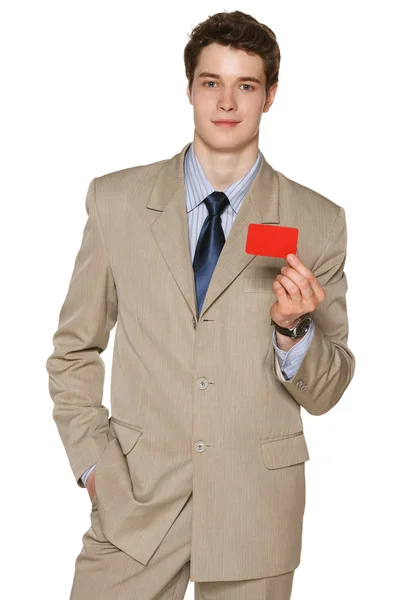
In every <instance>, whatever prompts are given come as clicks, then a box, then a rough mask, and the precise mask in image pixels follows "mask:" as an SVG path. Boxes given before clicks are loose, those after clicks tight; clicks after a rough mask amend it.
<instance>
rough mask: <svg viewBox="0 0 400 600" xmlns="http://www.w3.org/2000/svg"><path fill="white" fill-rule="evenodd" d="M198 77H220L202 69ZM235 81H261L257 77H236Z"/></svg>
mask: <svg viewBox="0 0 400 600" xmlns="http://www.w3.org/2000/svg"><path fill="white" fill-rule="evenodd" d="M198 77H199V78H200V77H212V78H213V79H222V77H221V75H218V74H217V73H209V72H208V71H202V72H201V73H200V74H199V75H198ZM236 81H254V82H255V83H261V81H260V80H259V79H257V77H251V76H248V77H237V79H236Z"/></svg>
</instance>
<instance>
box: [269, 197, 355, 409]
mask: <svg viewBox="0 0 400 600" xmlns="http://www.w3.org/2000/svg"><path fill="white" fill-rule="evenodd" d="M346 248H347V231H346V217H345V211H344V209H343V208H342V207H339V210H338V213H337V215H336V219H335V222H334V223H333V226H332V230H331V233H330V236H329V239H328V241H327V244H326V247H325V250H324V251H323V252H322V254H321V256H320V257H319V259H318V260H317V262H316V264H315V265H314V267H313V269H312V271H313V273H314V275H315V277H316V278H317V280H318V282H319V283H320V284H321V285H322V286H323V288H324V290H325V294H326V297H325V299H324V300H323V301H322V302H321V303H320V304H319V305H318V306H317V308H316V309H315V310H314V311H313V312H312V314H311V316H312V318H313V321H314V333H313V336H312V339H311V342H310V345H309V347H308V349H307V353H306V354H305V355H304V357H303V360H302V362H301V364H300V366H299V369H298V371H297V372H296V374H295V376H294V377H293V378H292V379H291V380H289V381H286V380H285V379H284V378H283V376H282V374H281V373H279V370H278V366H279V363H278V361H277V356H276V355H275V357H274V358H275V360H274V369H273V372H274V375H275V377H276V378H277V379H278V380H279V381H280V382H281V383H282V385H283V386H284V387H285V388H286V389H287V391H288V392H289V394H290V395H291V396H292V397H293V399H294V400H296V402H298V403H299V404H300V405H301V406H303V408H305V409H306V410H307V411H308V412H309V413H310V414H312V415H322V414H324V413H326V412H328V411H329V410H330V409H331V408H333V406H335V404H336V403H337V402H338V401H339V400H340V398H341V397H342V395H343V393H344V391H345V390H346V388H347V386H348V385H349V383H350V381H351V379H352V378H353V375H354V370H355V357H354V354H353V353H352V352H351V351H350V349H349V348H348V346H347V339H348V330H349V327H348V318H347V308H346V291H347V279H346V275H345V272H344V265H345V260H346ZM297 384H298V385H297Z"/></svg>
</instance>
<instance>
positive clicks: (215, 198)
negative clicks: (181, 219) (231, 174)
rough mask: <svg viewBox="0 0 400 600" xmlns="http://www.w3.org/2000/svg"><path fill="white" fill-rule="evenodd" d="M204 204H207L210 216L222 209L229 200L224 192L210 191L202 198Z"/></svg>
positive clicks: (220, 211) (217, 213)
mask: <svg viewBox="0 0 400 600" xmlns="http://www.w3.org/2000/svg"><path fill="white" fill-rule="evenodd" d="M204 204H205V205H206V206H207V209H208V212H209V214H210V217H215V216H216V215H220V214H221V213H222V212H223V211H224V209H225V208H226V207H227V206H228V204H229V200H228V197H227V196H226V195H225V194H224V192H212V193H211V194H209V195H208V196H207V198H205V199H204Z"/></svg>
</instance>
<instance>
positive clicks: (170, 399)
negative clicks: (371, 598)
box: [47, 11, 355, 600]
mask: <svg viewBox="0 0 400 600" xmlns="http://www.w3.org/2000/svg"><path fill="white" fill-rule="evenodd" d="M279 57H280V55H279V48H278V45H277V42H276V38H275V35H274V34H273V32H272V31H271V30H270V29H269V28H268V27H266V26H265V25H262V24H260V23H258V21H256V20H255V19H254V18H252V17H251V16H250V15H246V14H244V13H242V12H240V11H235V12H233V13H219V14H217V15H214V16H211V17H209V19H207V21H205V22H204V23H201V24H200V25H198V26H197V27H196V28H195V29H194V31H193V32H192V36H191V39H190V41H189V43H188V45H187V46H186V48H185V55H184V58H185V67H186V74H187V77H188V87H187V95H188V99H189V102H190V104H191V105H192V106H193V111H194V124H195V131H194V138H193V142H192V143H188V144H186V145H185V146H184V148H183V149H182V150H181V151H180V152H178V154H176V155H175V156H173V157H172V158H171V159H167V160H161V161H159V162H156V163H152V164H148V165H141V166H137V167H132V168H130V169H124V170H122V171H117V172H114V173H109V174H107V175H104V176H102V177H97V178H95V179H93V180H92V181H91V182H90V185H89V189H88V193H87V198H86V209H87V213H88V220H87V223H86V226H85V230H84V233H83V239H82V245H81V248H80V250H79V252H78V255H77V257H76V262H75V266H74V271H73V274H72V278H71V281H70V285H69V289H68V293H67V297H66V299H65V302H64V304H63V307H62V309H61V312H60V320H59V327H58V330H57V331H56V333H55V335H54V338H53V341H54V352H53V353H52V355H51V356H50V357H49V358H48V361H47V369H48V373H49V377H50V380H49V387H50V394H51V397H52V399H53V401H54V411H53V415H54V419H55V421H56V424H57V426H58V429H59V432H60V436H61V438H62V441H63V443H64V446H65V449H66V452H67V454H68V458H69V461H70V464H71V468H72V471H73V473H74V476H75V479H76V481H77V483H78V485H79V486H80V487H83V486H84V485H85V484H86V486H87V488H88V491H89V495H90V498H91V501H92V511H91V527H90V529H89V530H88V531H87V532H86V533H85V534H84V536H83V544H84V545H83V548H82V551H81V553H80V554H79V556H78V557H77V560H76V565H75V577H74V582H73V586H72V592H71V598H72V599H73V600H81V599H82V600H83V599H87V598H96V599H97V600H99V599H111V598H113V599H116V598H118V599H119V600H128V598H129V599H131V598H140V600H167V599H170V600H182V599H183V598H184V595H185V590H186V588H187V584H188V581H189V578H190V579H191V580H192V581H194V582H195V597H196V599H197V598H198V599H205V598H207V599H213V598H215V599H217V598H218V600H236V599H237V600H239V599H240V600H242V599H243V600H244V599H246V600H255V599H256V598H257V599H258V598H267V599H268V600H288V599H289V598H290V597H291V591H292V584H293V576H294V570H295V568H296V567H297V566H298V565H299V563H300V550H301V536H302V522H303V513H304V508H305V477H304V473H305V462H306V461H307V460H308V459H309V454H308V449H307V445H306V441H305V437H304V432H303V426H302V419H301V415H300V408H301V407H303V408H304V409H306V410H307V411H308V412H309V413H310V414H312V415H321V414H324V413H326V412H327V411H329V410H330V409H331V408H333V406H335V404H336V403H337V402H338V401H339V399H340V398H341V397H342V395H343V393H344V391H345V390H346V388H347V386H348V385H349V383H350V381H351V379H352V377H353V374H354V369H355V358H354V355H353V354H352V352H351V351H350V350H349V348H348V346H347V338H348V319H347V312H346V300H345V294H346V290H347V281H346V276H345V273H344V270H343V269H344V263H345V258H346V222H345V212H344V209H343V208H342V207H340V206H339V205H338V204H335V203H334V202H332V201H331V200H329V199H327V198H325V197H323V196H321V195H320V194H318V193H317V192H315V191H312V190H310V189H308V188H306V187H304V186H302V185H301V184H299V183H296V182H294V181H291V180H290V179H288V178H287V177H285V176H284V175H283V174H281V173H279V172H278V171H276V170H275V169H273V168H272V167H271V166H270V165H269V163H268V162H267V161H266V160H265V158H264V156H263V154H262V153H261V152H260V150H259V148H258V139H259V124H260V120H261V117H262V114H263V113H265V112H267V111H268V110H269V108H270V107H271V105H272V103H273V101H274V98H275V95H276V92H277V85H278V83H277V82H278V71H279ZM226 120H233V121H235V122H236V124H234V125H231V126H228V125H227V124H226V123H223V124H221V121H226ZM250 223H264V224H273V225H276V226H289V227H297V228H298V229H299V241H298V250H297V252H296V255H288V256H287V257H286V259H280V258H271V257H268V256H261V255H259V256H256V255H250V254H248V253H246V251H245V245H246V239H247V232H248V227H249V225H250ZM291 259H292V260H291ZM116 323H117V328H116V334H115V345H114V354H113V370H112V384H111V413H112V414H111V416H110V417H109V413H108V410H107V409H106V408H105V407H104V406H102V393H103V383H104V363H103V360H102V358H101V356H100V355H101V353H102V352H103V351H104V350H105V348H106V347H107V343H108V339H109V334H110V331H111V329H112V328H113V327H114V325H115V324H116ZM296 326H297V327H296Z"/></svg>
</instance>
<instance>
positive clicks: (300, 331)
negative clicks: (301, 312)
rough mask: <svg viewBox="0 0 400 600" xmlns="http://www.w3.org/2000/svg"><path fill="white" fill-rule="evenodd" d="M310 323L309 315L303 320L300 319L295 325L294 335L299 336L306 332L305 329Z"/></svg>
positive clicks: (308, 327) (307, 328)
mask: <svg viewBox="0 0 400 600" xmlns="http://www.w3.org/2000/svg"><path fill="white" fill-rule="evenodd" d="M310 325H311V318H310V317H308V318H307V319H303V321H301V323H299V324H298V325H297V327H296V337H301V336H302V335H305V334H306V333H307V331H308V330H309V329H310Z"/></svg>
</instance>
